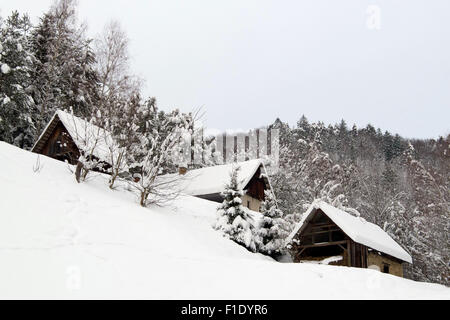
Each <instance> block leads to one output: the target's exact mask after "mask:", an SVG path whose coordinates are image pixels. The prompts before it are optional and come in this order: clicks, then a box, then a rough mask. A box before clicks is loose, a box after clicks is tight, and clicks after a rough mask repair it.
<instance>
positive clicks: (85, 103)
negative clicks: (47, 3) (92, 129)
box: [32, 0, 98, 134]
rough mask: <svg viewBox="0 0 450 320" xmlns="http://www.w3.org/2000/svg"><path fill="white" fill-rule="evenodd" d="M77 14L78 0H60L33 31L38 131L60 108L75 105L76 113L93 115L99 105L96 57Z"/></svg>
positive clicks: (34, 91)
mask: <svg viewBox="0 0 450 320" xmlns="http://www.w3.org/2000/svg"><path fill="white" fill-rule="evenodd" d="M76 17H77V16H76V5H75V1H74V0H59V1H58V2H56V3H55V5H54V6H53V7H52V8H51V9H50V11H49V12H47V13H45V14H44V16H43V17H42V18H41V20H40V23H39V24H38V25H37V27H36V28H35V29H34V30H33V35H32V47H33V52H34V56H35V58H36V63H35V68H34V74H33V79H34V86H33V87H34V90H33V98H34V100H35V102H36V104H37V107H38V109H39V113H37V114H36V115H35V117H36V123H37V131H38V134H39V133H40V132H41V131H42V129H43V128H44V126H45V125H46V124H47V122H48V121H49V119H50V118H51V116H52V115H53V114H54V112H55V110H56V109H58V108H59V109H69V108H72V110H73V112H74V114H75V115H76V116H81V117H91V116H92V108H93V106H95V105H97V101H98V84H97V81H98V79H97V78H98V77H97V73H96V71H95V68H94V67H95V57H94V54H93V51H92V49H91V46H90V40H88V39H86V37H85V35H84V28H83V27H82V26H80V25H78V24H77V19H76Z"/></svg>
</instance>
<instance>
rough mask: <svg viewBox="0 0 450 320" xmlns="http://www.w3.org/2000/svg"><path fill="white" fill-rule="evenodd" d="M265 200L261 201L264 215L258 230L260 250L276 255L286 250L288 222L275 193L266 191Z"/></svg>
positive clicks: (261, 210)
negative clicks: (285, 241) (278, 204)
mask: <svg viewBox="0 0 450 320" xmlns="http://www.w3.org/2000/svg"><path fill="white" fill-rule="evenodd" d="M264 194H265V200H264V201H263V202H262V203H261V209H260V212H261V214H262V215H263V218H262V221H261V223H260V225H259V228H258V231H257V238H258V251H259V252H261V253H263V254H267V255H270V256H272V257H276V256H278V255H281V254H282V253H283V251H284V239H285V238H286V237H287V236H288V232H287V229H288V228H289V226H288V224H287V222H286V221H285V220H284V219H283V212H282V211H281V210H280V209H278V206H277V203H276V199H275V195H274V194H273V192H272V191H271V190H266V191H264Z"/></svg>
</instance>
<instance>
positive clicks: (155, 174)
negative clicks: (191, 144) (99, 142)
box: [127, 99, 189, 207]
mask: <svg viewBox="0 0 450 320" xmlns="http://www.w3.org/2000/svg"><path fill="white" fill-rule="evenodd" d="M137 112H138V113H139V114H140V116H139V117H138V119H140V121H138V123H137V124H135V128H134V132H135V133H136V136H135V139H133V141H130V143H131V144H130V145H129V151H128V152H127V161H128V166H129V170H130V174H131V175H132V176H133V177H134V179H132V180H131V181H129V183H130V184H131V186H132V187H133V188H134V189H136V190H138V192H139V196H140V205H141V206H143V207H145V206H147V205H148V204H163V203H165V202H167V201H170V200H173V199H175V198H176V197H178V195H179V194H180V190H178V188H177V185H178V182H179V180H180V179H183V177H182V176H180V175H178V174H173V175H166V176H165V177H161V175H162V174H164V173H166V172H165V168H167V167H168V166H171V160H172V156H171V154H172V151H173V150H174V148H175V146H176V145H177V143H178V141H179V139H180V138H181V137H182V136H183V134H184V132H185V131H186V130H188V128H189V123H188V119H189V117H187V116H186V115H184V114H182V113H180V112H179V110H175V111H173V112H171V113H169V114H165V113H163V112H158V109H157V108H156V104H155V101H154V99H150V100H148V101H147V102H146V103H144V104H143V105H142V106H141V107H139V108H138V109H137ZM150 195H152V197H151V198H149V196H150Z"/></svg>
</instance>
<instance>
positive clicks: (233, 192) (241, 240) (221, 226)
mask: <svg viewBox="0 0 450 320" xmlns="http://www.w3.org/2000/svg"><path fill="white" fill-rule="evenodd" d="M239 171H240V167H238V166H235V167H233V170H232V172H231V177H230V183H229V184H228V185H227V186H226V187H225V190H224V191H223V192H222V196H223V198H224V201H223V203H222V205H221V206H220V207H219V208H218V210H217V212H218V215H217V221H216V223H215V225H214V229H216V230H220V231H222V232H223V233H224V235H225V236H226V237H227V238H229V239H231V240H233V241H234V242H236V243H238V244H240V245H242V246H244V247H246V248H247V249H248V250H250V251H252V252H255V251H256V244H255V241H254V236H253V225H252V224H251V223H250V217H249V215H248V214H247V212H246V211H245V209H244V207H243V206H242V200H241V197H242V196H243V191H242V190H239V187H238V174H239Z"/></svg>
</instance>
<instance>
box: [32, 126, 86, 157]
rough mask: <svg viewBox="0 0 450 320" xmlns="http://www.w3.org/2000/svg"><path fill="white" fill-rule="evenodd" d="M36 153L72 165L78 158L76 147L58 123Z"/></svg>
mask: <svg viewBox="0 0 450 320" xmlns="http://www.w3.org/2000/svg"><path fill="white" fill-rule="evenodd" d="M38 153H40V154H43V155H45V156H48V157H51V158H54V159H57V160H61V161H66V160H67V161H68V162H69V163H70V164H72V165H75V164H76V163H77V161H78V158H79V157H80V151H79V149H78V147H77V146H76V145H75V143H74V141H73V139H72V138H71V136H70V134H69V133H68V132H67V130H66V128H65V127H64V125H63V124H62V123H61V122H60V121H59V122H58V124H57V125H56V126H55V128H54V129H53V131H52V132H51V133H50V135H49V137H48V139H47V140H46V141H45V143H44V145H43V147H42V149H41V151H40V152H38Z"/></svg>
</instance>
